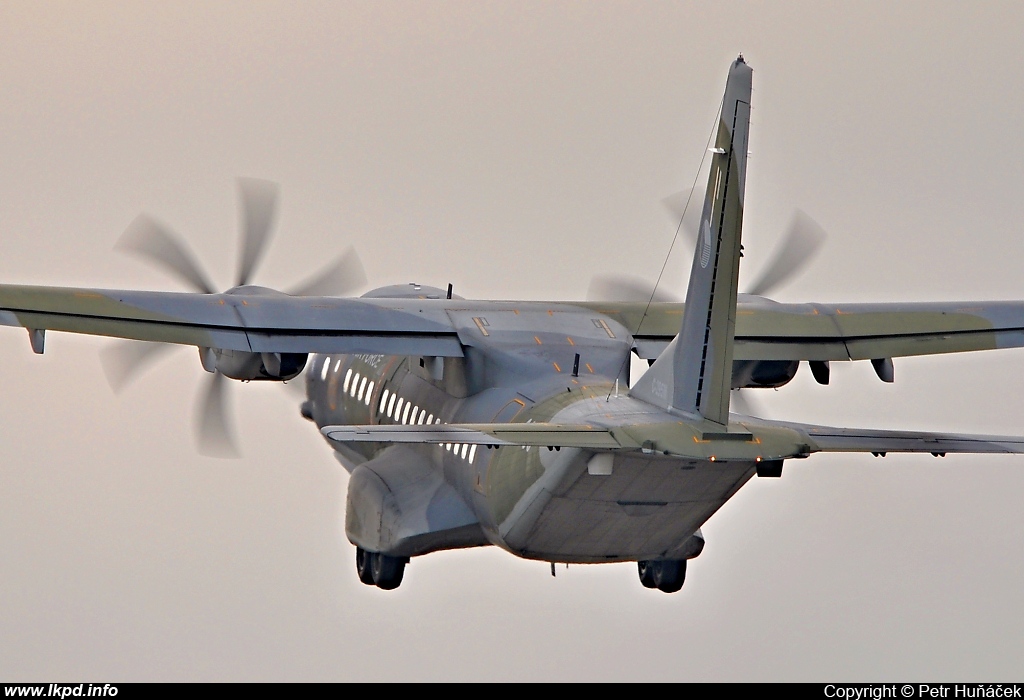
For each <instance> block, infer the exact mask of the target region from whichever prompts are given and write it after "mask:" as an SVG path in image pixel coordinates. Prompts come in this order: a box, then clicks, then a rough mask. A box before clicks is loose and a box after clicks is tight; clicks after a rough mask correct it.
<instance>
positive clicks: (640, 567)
mask: <svg viewBox="0 0 1024 700" xmlns="http://www.w3.org/2000/svg"><path fill="white" fill-rule="evenodd" d="M636 568H637V573H638V574H639V575H640V583H641V585H643V587H644V588H657V587H658V584H657V583H655V582H654V569H655V563H654V562H653V561H647V560H643V561H638V562H637V563H636Z"/></svg>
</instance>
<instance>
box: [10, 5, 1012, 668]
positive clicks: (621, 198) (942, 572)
mask: <svg viewBox="0 0 1024 700" xmlns="http://www.w3.org/2000/svg"><path fill="white" fill-rule="evenodd" d="M1021 26H1022V17H1021V10H1020V9H1019V5H1018V4H1016V3H1009V2H1008V3H988V4H986V3H935V2H927V3H909V2H901V3H890V2H886V3H846V4H838V3H827V4H826V3H817V2H811V3H795V2H791V3H785V4H783V3H729V2H718V3H714V5H713V6H712V5H711V4H710V3H660V2H659V3H655V2H648V3H626V2H619V3H598V2H588V3H529V2H512V3H483V2H479V3H478V2H474V3H469V2H465V3H425V2H424V3H383V2H381V3H350V2H346V3H341V2H335V3H314V2H304V3H301V4H298V5H296V4H294V3H269V2H238V3H208V2H198V3H194V2H175V3H165V4H162V5H157V4H155V3H111V2H90V3H72V2H64V3H48V2H12V1H10V0H8V1H7V2H4V3H3V4H0V280H2V281H3V282H6V283H29V284H53V285H81V286H92V287H128V288H152V289H165V290H180V289H181V287H179V286H178V284H177V283H176V282H175V281H174V280H172V279H169V278H168V277H167V276H166V275H164V274H163V273H161V272H159V271H156V270H153V269H151V268H148V267H146V266H145V265H143V264H142V263H139V262H137V261H135V260H133V259H128V258H125V257H124V256H121V255H119V254H117V253H113V252H112V251H111V249H112V246H113V245H114V243H115V242H116V240H117V238H118V237H119V236H120V234H121V233H122V231H123V230H124V229H125V227H126V226H127V225H128V223H129V222H130V221H131V220H132V218H133V217H134V216H135V215H136V214H138V213H139V212H140V211H147V212H150V213H152V214H153V215H155V216H157V217H158V218H159V219H161V220H163V221H164V222H166V223H167V224H169V225H170V226H172V227H173V228H174V229H175V230H176V231H178V232H179V233H181V234H182V235H183V236H185V237H186V238H187V239H188V241H189V242H190V243H191V245H192V246H193V247H194V249H195V250H196V252H197V254H198V255H199V257H200V258H201V259H202V260H203V262H204V263H205V264H206V265H207V268H208V270H209V272H210V274H211V276H213V277H214V278H215V279H216V280H218V281H219V283H220V284H222V285H223V286H224V287H227V286H228V285H229V283H230V282H229V281H230V279H231V277H232V276H233V274H234V270H235V265H236V259H235V252H236V243H237V235H238V234H237V230H238V228H237V227H238V222H237V201H236V197H237V193H236V187H235V182H234V178H235V177H236V176H239V175H245V176H253V177H265V178H268V179H272V180H275V181H278V182H280V183H281V185H282V195H283V198H282V208H281V212H280V219H279V227H278V232H277V237H276V239H275V241H274V243H273V245H272V247H271V249H270V251H269V254H268V256H267V259H266V260H265V262H264V264H263V266H262V268H261V269H260V271H259V273H258V275H257V281H258V282H259V283H261V284H265V285H269V286H281V287H283V286H287V285H288V284H289V283H291V282H294V281H297V280H299V279H301V278H302V277H304V276H305V275H306V274H308V273H309V272H311V271H312V270H314V269H316V268H317V267H318V266H319V265H320V264H321V263H323V262H324V261H325V260H327V259H329V258H330V257H332V256H333V255H334V254H336V253H337V252H339V251H340V250H342V249H343V248H344V247H345V246H347V245H350V244H351V245H355V246H356V247H357V249H358V250H359V252H360V254H361V255H362V258H363V261H364V263H365V265H366V268H367V273H368V275H369V277H370V280H371V286H378V285H383V284H390V283H397V282H409V281H417V282H421V283H428V284H434V285H437V286H444V285H445V284H447V283H448V282H452V283H454V285H455V289H456V291H457V292H458V293H460V294H462V295H464V296H467V297H478V298H495V299H501V298H530V299H544V298H547V299H558V298H560V299H574V298H575V299H578V298H582V297H583V295H584V294H585V292H586V289H587V284H588V281H589V279H590V276H591V275H592V274H595V273H598V272H611V271H621V272H626V273H629V274H634V275H641V276H646V277H649V278H654V277H656V275H657V271H658V270H659V269H660V267H661V264H662V262H663V260H664V256H665V254H666V252H667V250H668V247H669V244H670V242H671V238H672V231H673V227H672V224H671V223H670V222H669V220H668V217H667V216H666V215H665V213H664V211H663V210H662V208H661V205H660V204H659V200H660V199H661V198H662V197H665V196H666V195H669V194H671V193H673V192H675V191H678V190H681V189H684V188H688V187H689V186H690V185H691V184H692V183H693V180H694V177H695V176H696V174H697V173H696V170H697V166H698V164H699V162H700V159H701V155H702V152H703V149H704V147H705V143H706V140H707V136H708V132H709V130H710V128H711V125H712V120H713V118H714V116H715V114H716V111H717V107H718V104H719V101H720V99H721V95H722V91H723V89H724V84H725V77H726V72H727V69H728V65H729V62H730V61H731V60H732V59H734V58H735V56H736V54H737V53H738V52H740V51H742V52H743V53H744V55H745V57H746V59H747V61H748V62H749V63H750V64H751V66H752V67H753V68H754V71H755V73H754V97H753V100H754V105H753V126H752V136H751V150H752V156H751V160H750V165H749V175H748V187H747V198H746V212H745V234H744V235H745V244H746V251H747V255H746V258H745V260H744V266H745V268H744V269H746V271H747V274H748V275H750V274H752V273H756V269H757V266H758V265H759V264H761V263H763V262H764V261H765V260H766V259H767V257H768V256H769V254H770V252H771V250H772V245H773V243H774V242H775V241H776V240H777V238H778V236H779V235H780V233H781V232H782V230H783V229H784V227H785V225H786V223H787V222H788V219H789V216H790V214H791V212H792V210H793V208H794V207H801V208H803V209H804V210H806V211H807V212H808V213H809V214H810V215H811V216H813V217H814V218H815V219H817V220H818V221H819V222H820V223H821V224H822V225H823V226H824V227H825V228H826V230H827V231H828V232H829V236H830V237H829V241H828V244H827V246H826V248H825V249H824V251H823V253H822V254H821V255H820V256H819V257H818V259H817V260H816V261H815V262H814V264H813V265H812V266H811V267H810V269H809V270H808V271H807V272H806V273H805V274H804V275H803V276H801V277H800V278H799V279H798V280H796V281H795V282H794V283H793V284H791V285H790V286H788V287H786V288H785V289H784V290H782V291H780V292H779V293H778V294H777V295H776V297H777V298H779V299H780V300H783V301H917V300H930V299H934V300H951V299H965V300H967V299H978V300H982V299H1003V298H1008V299H1012V298H1024V276H1022V275H1021V272H1020V270H1021V266H1022V262H1024V241H1022V240H1021V224H1020V222H1021V220H1022V214H1024V198H1022V197H1021V195H1020V188H1021V184H1022V183H1024V141H1022V137H1021V133H1020V129H1021V124H1022V122H1024V91H1022V90H1021V78H1020V77H1019V71H1020V68H1019V66H1020V64H1021V59H1022V55H1024V48H1022V47H1024V44H1022V42H1021V41H1020V32H1021ZM689 256H690V250H689V249H688V246H686V245H682V246H678V247H677V254H676V255H674V256H673V258H672V260H670V262H669V266H668V274H667V277H666V281H665V284H666V286H668V287H669V288H674V289H677V290H680V291H681V290H682V289H684V283H685V279H684V278H685V274H686V273H685V269H686V268H687V267H688V259H689ZM748 279H752V277H748ZM108 342H109V341H106V340H103V339H93V338H85V337H76V336H70V335H57V334H51V335H50V336H49V337H48V338H47V352H46V354H45V355H44V356H43V357H37V356H34V355H33V354H32V353H31V351H30V349H29V345H28V342H27V340H26V337H25V333H24V331H21V330H18V329H0V358H2V362H0V364H2V368H3V369H2V373H0V377H2V382H3V384H2V386H3V391H2V400H0V678H2V679H4V680H30V679H31V680H54V679H62V680H66V679H87V680H101V681H103V680H109V679H118V680H184V679H195V680H214V679H216V680H356V679H358V680H385V679H459V680H462V679H465V680H475V679H499V680H545V679H565V680H756V679H779V680H783V679H784V680H830V679H848V680H852V679H859V680H882V679H887V680H904V679H922V680H932V679H935V680H939V679H946V680H953V679H958V680H962V679H972V680H975V679H976V680H986V679H987V680H1007V679H1012V678H1019V677H1020V669H1021V659H1022V658H1024V597H1022V596H1021V591H1022V590H1024V459H1022V458H1020V457H1017V458H1012V457H1005V458H1003V457H955V456H950V457H947V458H945V459H943V460H936V459H933V458H931V457H900V456H890V457H888V458H886V459H885V460H881V459H873V458H871V457H863V456H851V457H846V456H838V455H836V456H816V457H813V458H811V459H809V460H806V461H804V462H798V463H792V462H791V463H790V464H787V465H786V471H785V475H784V477H783V478H782V479H781V480H762V481H757V480H755V481H753V482H751V483H750V484H749V485H748V486H746V487H744V489H743V490H742V491H741V492H740V493H739V494H738V495H737V496H736V497H735V498H734V499H733V500H732V501H730V502H729V503H728V504H727V505H726V506H725V508H723V509H722V511H720V512H719V513H718V514H717V515H716V516H715V517H714V518H712V520H711V521H710V522H709V523H708V524H707V526H706V527H705V528H704V533H705V536H706V538H707V541H708V544H707V547H706V549H705V551H704V554H703V555H702V556H701V557H700V558H699V559H697V560H695V561H694V562H693V563H692V565H691V567H690V571H689V575H688V581H687V584H686V586H685V588H684V589H683V591H682V593H680V594H677V595H672V596H668V595H664V594H660V593H657V592H651V591H648V590H645V589H642V588H641V587H640V585H639V583H638V582H637V577H636V571H635V567H634V566H633V565H626V564H621V565H605V566H589V567H584V566H577V567H571V568H570V569H568V570H564V569H562V570H559V572H558V576H557V578H555V579H552V578H551V576H550V574H549V571H548V567H547V565H546V564H542V563H537V562H528V561H522V560H518V559H515V558H514V557H512V556H511V555H508V554H506V553H504V552H501V551H498V550H496V549H478V550H467V551H460V552H447V553H438V554H432V555H429V556H427V557H424V558H421V559H416V560H414V561H413V562H412V563H411V564H410V566H409V568H408V570H407V572H406V581H405V583H404V584H403V585H402V587H401V588H400V589H399V590H397V591H394V592H390V593H388V592H382V591H379V590H376V589H371V588H368V587H365V586H362V585H361V584H359V582H358V581H357V579H356V577H355V574H354V571H353V562H352V560H353V547H352V546H351V545H350V544H349V543H348V542H347V541H346V539H345V537H344V533H343V525H342V523H343V517H344V513H343V508H344V492H345V488H346V483H347V478H346V475H345V473H344V471H343V470H342V469H341V468H340V467H339V466H338V465H337V464H336V463H335V461H334V460H333V459H332V457H331V453H330V450H329V448H328V447H327V445H326V444H325V443H324V442H323V441H322V440H321V439H320V437H319V436H318V434H317V433H316V431H315V429H314V428H313V426H312V425H310V424H308V423H306V422H305V421H303V420H301V418H300V417H299V415H298V410H297V404H298V401H297V399H295V397H294V396H293V395H291V394H289V393H288V392H287V391H286V390H282V389H281V388H280V387H275V386H267V385H255V384H250V385H235V386H233V387H232V388H233V389H234V391H233V393H232V398H233V400H234V407H235V413H236V417H237V419H238V426H239V434H240V437H241V440H242V443H243V445H244V450H245V457H244V459H242V460H238V461H221V460H213V459H207V458H203V457H200V456H198V455H197V454H196V453H195V450H194V449H193V442H192V431H191V425H192V423H191V421H192V415H193V410H194V406H195V403H196V400H197V398H198V392H199V389H200V387H201V384H200V382H201V380H202V379H204V373H203V372H202V370H201V368H200V366H199V363H198V361H197V359H198V358H197V357H196V356H195V352H194V351H191V352H190V351H187V350H180V351H179V352H177V353H176V354H174V355H173V356H170V357H168V358H167V359H166V360H165V361H163V362H161V363H160V364H159V365H158V366H155V367H154V368H153V370H152V371H151V372H149V373H148V374H146V375H145V376H143V377H142V378H140V380H139V381H137V382H136V383H135V384H133V385H132V386H130V387H129V388H128V389H127V390H126V391H125V392H124V393H123V394H121V395H120V396H115V395H114V394H113V392H112V391H111V390H110V389H109V387H108V386H107V384H106V381H105V378H104V375H103V372H102V370H101V366H100V363H99V359H98V353H99V350H100V349H101V348H103V347H104V346H105V345H106V344H107V343H108ZM754 401H756V404H757V406H758V407H759V409H760V412H761V414H762V415H765V416H767V417H774V418H782V419H795V420H807V421H814V422H820V423H831V424H849V425H858V426H864V427H891V428H907V429H938V430H951V431H976V432H1003V433H1016V434H1020V433H1022V432H1024V415H1022V413H1024V412H1022V404H1024V353H1022V352H1021V351H1019V350H1010V351H998V352H992V353H985V354H980V353H979V354H971V355H962V356H955V357H954V356H950V357H939V358H921V359H912V360H897V362H896V383H895V384H894V385H883V384H882V383H881V382H879V381H878V380H877V379H876V378H875V377H874V374H873V373H872V370H871V368H870V366H869V365H868V364H866V363H859V364H856V365H852V364H851V365H845V366H838V367H835V366H834V367H833V383H832V385H831V386H829V387H819V386H817V385H816V384H814V383H813V380H812V379H811V378H810V376H809V373H808V372H806V368H804V369H803V371H802V372H801V373H800V374H799V375H798V376H797V378H796V379H795V380H794V381H793V383H792V384H790V385H789V386H786V387H784V388H782V389H781V390H779V391H778V392H771V391H769V392H762V393H760V394H758V395H756V396H755V397H754Z"/></svg>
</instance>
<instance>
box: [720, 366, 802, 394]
mask: <svg viewBox="0 0 1024 700" xmlns="http://www.w3.org/2000/svg"><path fill="white" fill-rule="evenodd" d="M798 369H800V362H799V361H797V360H735V361H733V363H732V388H733V389H753V388H777V387H780V386H783V385H785V384H789V382H790V381H792V379H793V377H795V376H796V371H797V370H798Z"/></svg>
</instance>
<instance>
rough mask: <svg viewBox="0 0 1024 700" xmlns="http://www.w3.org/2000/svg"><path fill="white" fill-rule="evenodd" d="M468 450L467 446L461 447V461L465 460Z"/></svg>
mask: <svg viewBox="0 0 1024 700" xmlns="http://www.w3.org/2000/svg"><path fill="white" fill-rule="evenodd" d="M468 450H469V445H463V446H462V458H463V459H465V458H466V452H467V451H468Z"/></svg>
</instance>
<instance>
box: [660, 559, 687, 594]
mask: <svg viewBox="0 0 1024 700" xmlns="http://www.w3.org/2000/svg"><path fill="white" fill-rule="evenodd" d="M655 564H656V566H655V567H654V585H655V586H657V588H658V590H659V591H662V592H663V593H675V592H676V591H678V590H679V589H680V588H682V587H683V581H685V580H686V560H685V559H663V560H661V561H658V562H655Z"/></svg>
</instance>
